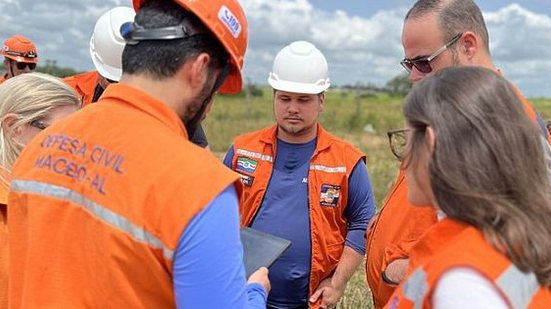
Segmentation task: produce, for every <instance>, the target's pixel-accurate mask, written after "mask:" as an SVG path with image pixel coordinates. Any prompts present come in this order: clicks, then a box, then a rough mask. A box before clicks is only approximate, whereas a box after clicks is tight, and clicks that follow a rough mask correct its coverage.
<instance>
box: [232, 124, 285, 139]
mask: <svg viewBox="0 0 551 309" xmlns="http://www.w3.org/2000/svg"><path fill="white" fill-rule="evenodd" d="M275 130H276V129H275V127H274V126H269V127H265V128H262V129H260V130H256V131H252V132H246V133H243V134H240V135H238V136H237V137H236V138H235V141H238V140H239V141H249V140H258V139H259V138H270V137H271V136H272V135H273V136H275Z"/></svg>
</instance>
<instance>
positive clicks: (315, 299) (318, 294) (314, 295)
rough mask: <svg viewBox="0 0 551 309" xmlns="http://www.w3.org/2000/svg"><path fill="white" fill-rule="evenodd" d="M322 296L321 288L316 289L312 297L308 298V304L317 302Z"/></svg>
mask: <svg viewBox="0 0 551 309" xmlns="http://www.w3.org/2000/svg"><path fill="white" fill-rule="evenodd" d="M322 294H323V288H321V289H317V290H316V291H315V292H314V294H312V296H311V297H310V302H311V303H315V302H317V301H318V298H320V296H321V295H322Z"/></svg>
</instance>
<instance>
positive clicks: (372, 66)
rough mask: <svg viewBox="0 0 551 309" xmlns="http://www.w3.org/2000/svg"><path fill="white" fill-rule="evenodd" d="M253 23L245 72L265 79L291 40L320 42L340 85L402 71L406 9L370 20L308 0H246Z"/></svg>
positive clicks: (382, 78) (380, 80) (383, 78)
mask: <svg viewBox="0 0 551 309" xmlns="http://www.w3.org/2000/svg"><path fill="white" fill-rule="evenodd" d="M241 3H242V4H243V6H244V8H245V11H246V12H247V18H248V21H249V26H250V41H249V51H248V53H247V56H246V59H245V75H247V76H249V77H251V78H252V79H253V80H254V81H257V82H264V81H265V80H266V76H267V75H268V72H269V71H270V70H271V64H272V60H273V57H274V56H275V54H276V53H277V52H278V51H279V50H280V49H281V48H283V47H284V46H285V45H287V44H288V43H290V42H292V41H295V40H307V41H310V42H312V43H314V44H315V45H316V46H317V47H318V48H319V49H320V50H321V51H322V52H323V53H324V54H325V56H326V58H327V60H328V62H329V70H330V74H331V80H332V82H333V83H334V84H339V85H342V84H355V83H356V82H358V81H361V82H363V83H366V82H375V83H378V84H380V85H382V84H384V82H386V81H387V80H388V79H390V78H391V77H393V76H394V75H396V74H399V73H400V72H401V68H400V66H399V64H398V62H399V61H400V59H401V57H402V51H401V50H402V49H401V46H400V31H401V23H402V17H403V16H404V14H405V12H403V11H401V10H400V11H398V10H396V11H395V10H393V11H383V12H379V13H377V14H376V15H374V16H373V17H371V18H369V19H365V18H361V17H358V16H351V15H349V14H347V13H346V12H344V11H334V12H325V11H322V10H319V9H317V8H314V7H312V5H310V4H309V3H308V2H307V1H306V0H286V1H284V0H277V1H273V0H242V1H241Z"/></svg>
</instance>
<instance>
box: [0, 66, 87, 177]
mask: <svg viewBox="0 0 551 309" xmlns="http://www.w3.org/2000/svg"><path fill="white" fill-rule="evenodd" d="M66 105H75V106H80V100H79V98H78V97H77V95H76V93H75V92H74V90H73V89H72V88H71V87H70V86H69V85H67V84H66V83H65V82H63V80H61V79H59V78H57V77H54V76H51V75H47V74H42V73H28V74H21V75H18V76H16V77H13V78H10V79H8V80H6V81H5V82H4V83H2V84H1V85H0V119H2V118H3V117H4V116H5V115H7V114H10V113H13V114H16V115H18V116H19V117H18V119H17V121H16V122H15V123H14V124H13V126H12V128H11V129H10V131H11V130H12V129H15V128H18V127H21V126H23V125H26V124H28V123H30V122H32V121H34V120H37V119H40V118H44V117H46V116H48V114H49V113H51V112H52V110H53V109H54V108H56V107H58V106H66ZM22 149H23V147H22V145H21V144H20V143H18V142H17V141H15V140H14V136H13V134H11V132H6V130H5V128H4V126H3V125H1V123H0V166H1V167H2V169H3V170H4V171H3V173H0V178H1V180H2V181H3V182H5V183H8V182H9V180H8V179H5V178H6V176H5V174H6V172H7V174H9V173H10V171H11V168H12V166H13V163H14V162H15V160H16V159H17V157H18V156H19V154H20V153H21V150H22Z"/></svg>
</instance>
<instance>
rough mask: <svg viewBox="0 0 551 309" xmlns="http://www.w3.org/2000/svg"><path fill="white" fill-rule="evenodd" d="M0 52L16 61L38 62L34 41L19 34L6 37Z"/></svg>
mask: <svg viewBox="0 0 551 309" xmlns="http://www.w3.org/2000/svg"><path fill="white" fill-rule="evenodd" d="M0 54H2V55H3V56H4V57H6V58H10V59H13V60H15V61H17V62H32V63H38V54H37V53H36V47H35V46H34V43H33V42H32V41H31V40H29V39H27V38H26V37H24V36H22V35H20V34H16V35H14V36H12V37H10V38H9V39H7V40H6V41H5V42H4V46H3V47H2V51H1V52H0Z"/></svg>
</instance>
